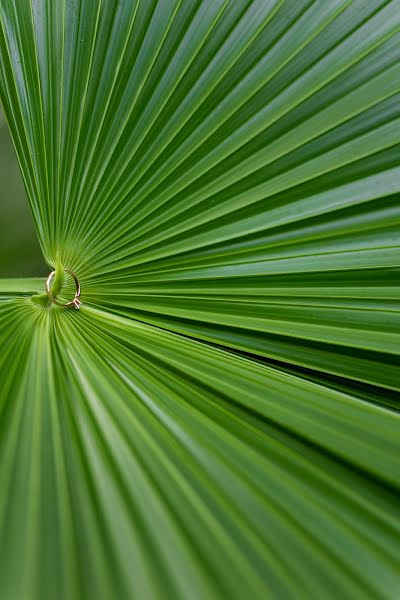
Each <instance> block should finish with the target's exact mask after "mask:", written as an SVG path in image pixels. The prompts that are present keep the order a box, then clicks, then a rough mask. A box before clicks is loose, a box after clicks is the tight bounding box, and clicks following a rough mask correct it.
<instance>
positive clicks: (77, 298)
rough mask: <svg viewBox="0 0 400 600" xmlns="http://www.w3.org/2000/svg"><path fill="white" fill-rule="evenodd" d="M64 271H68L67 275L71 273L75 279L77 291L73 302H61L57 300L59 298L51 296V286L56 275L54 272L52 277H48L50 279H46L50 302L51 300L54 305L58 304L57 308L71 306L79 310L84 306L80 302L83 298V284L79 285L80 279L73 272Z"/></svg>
mask: <svg viewBox="0 0 400 600" xmlns="http://www.w3.org/2000/svg"><path fill="white" fill-rule="evenodd" d="M64 271H66V272H67V273H69V274H70V275H71V277H72V278H73V280H74V281H75V286H76V291H75V297H74V299H73V300H71V301H70V302H65V303H63V302H60V301H59V300H57V298H54V296H52V295H51V292H50V284H51V280H52V279H53V277H54V275H55V273H56V272H55V271H52V272H51V273H50V275H49V276H48V278H47V279H46V292H47V296H48V297H49V300H51V302H52V303H53V304H57V306H62V307H64V308H68V307H69V306H71V307H74V308H76V309H79V308H80V307H81V305H82V302H81V300H80V297H81V284H80V283H79V279H78V278H77V276H76V275H75V273H73V272H72V271H70V270H69V269H64Z"/></svg>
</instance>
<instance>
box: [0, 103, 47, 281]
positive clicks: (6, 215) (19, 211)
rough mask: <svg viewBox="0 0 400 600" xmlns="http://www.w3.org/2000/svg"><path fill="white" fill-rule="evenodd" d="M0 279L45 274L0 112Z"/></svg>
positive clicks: (13, 154) (15, 162)
mask: <svg viewBox="0 0 400 600" xmlns="http://www.w3.org/2000/svg"><path fill="white" fill-rule="evenodd" d="M0 223H1V236H0V277H20V276H40V275H45V274H46V270H47V269H46V265H45V262H44V260H43V257H42V253H41V250H40V247H39V243H38V240H37V236H36V231H35V227H34V223H33V219H32V215H31V212H30V209H29V205H28V201H27V198H26V192H25V189H24V184H23V181H22V177H21V174H20V171H19V166H18V161H17V157H16V154H15V150H14V146H13V143H12V141H11V136H10V133H9V131H8V127H7V123H6V121H5V119H4V115H3V113H2V112H1V110H0Z"/></svg>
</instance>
